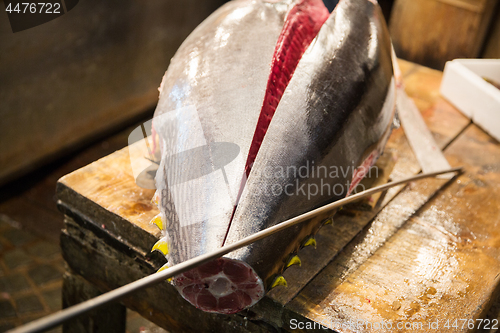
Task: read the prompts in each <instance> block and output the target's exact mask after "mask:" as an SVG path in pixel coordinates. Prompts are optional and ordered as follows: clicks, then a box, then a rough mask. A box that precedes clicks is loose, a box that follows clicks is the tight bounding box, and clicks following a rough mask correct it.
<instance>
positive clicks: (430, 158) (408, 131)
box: [396, 85, 453, 179]
mask: <svg viewBox="0 0 500 333" xmlns="http://www.w3.org/2000/svg"><path fill="white" fill-rule="evenodd" d="M396 105H397V109H398V115H399V118H400V120H401V124H402V125H403V129H404V131H405V135H406V138H407V139H408V142H409V143H410V146H411V148H412V149H413V152H414V153H415V156H416V157H417V160H418V163H419V164H420V166H421V167H422V171H423V172H424V173H429V172H435V171H441V170H446V169H449V168H450V164H449V163H448V161H447V160H446V158H445V157H444V155H443V152H442V151H441V149H440V148H439V147H438V145H437V144H436V141H434V138H433V137H432V134H431V132H430V131H429V128H428V127H427V125H426V124H425V122H424V119H423V118H422V115H421V114H420V111H419V110H418V108H417V106H416V105H415V103H414V102H413V100H412V99H411V98H410V97H409V96H408V95H407V94H406V92H405V90H404V86H403V85H400V86H399V87H398V91H397V97H396ZM451 177H453V175H450V174H443V175H441V176H439V178H443V179H451Z"/></svg>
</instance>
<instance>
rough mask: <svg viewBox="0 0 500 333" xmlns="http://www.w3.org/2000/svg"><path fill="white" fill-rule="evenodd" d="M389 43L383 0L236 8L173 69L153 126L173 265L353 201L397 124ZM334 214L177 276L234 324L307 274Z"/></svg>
mask: <svg viewBox="0 0 500 333" xmlns="http://www.w3.org/2000/svg"><path fill="white" fill-rule="evenodd" d="M393 77H394V75H393V66H392V59H391V42H390V38H389V34H388V32H387V28H386V26H385V22H384V20H383V16H382V13H381V11H380V8H379V7H378V5H377V4H376V2H375V1H369V0H341V1H340V3H339V4H338V5H337V7H336V8H335V9H334V11H333V12H332V13H331V14H329V13H328V10H327V9H326V7H325V6H324V5H323V2H322V1H321V0H296V1H291V0H283V1H263V0H233V1H230V2H228V3H227V4H225V5H224V6H223V7H221V8H220V9H219V10H217V11H216V12H215V13H213V14H212V15H211V16H210V17H209V18H207V19H206V20H205V21H204V22H203V23H202V24H200V26H198V27H197V28H196V29H195V30H194V31H193V33H192V34H191V35H190V36H189V37H188V38H187V39H186V41H185V42H184V43H183V44H182V46H181V47H180V48H179V50H178V51H177V53H176V55H175V56H174V58H173V59H172V61H171V63H170V66H169V68H168V70H167V72H166V74H165V76H164V78H163V81H162V84H161V87H160V99H159V102H158V107H157V109H156V113H155V118H154V120H153V127H154V130H155V132H156V133H157V136H158V138H159V140H158V141H159V144H158V147H159V149H160V152H161V163H160V166H159V169H158V172H157V175H156V187H157V194H156V200H157V202H158V206H159V208H160V212H161V213H160V215H159V216H158V217H157V218H156V219H155V220H154V222H155V223H156V224H157V225H158V226H159V227H160V229H162V238H161V239H160V240H159V241H158V243H156V244H155V246H154V249H156V250H159V251H161V252H162V253H164V254H165V255H166V258H167V260H168V264H167V265H169V266H172V265H175V264H177V263H180V262H183V261H185V260H187V259H190V258H193V257H196V256H198V255H201V254H204V253H207V252H211V251H213V250H215V249H218V248H220V247H221V246H224V245H226V244H231V243H233V242H236V241H238V240H240V239H242V238H244V237H246V236H249V235H251V234H253V233H255V232H257V231H260V230H263V229H264V228H267V227H270V226H273V225H275V224H277V223H280V222H282V221H284V220H287V219H289V218H291V217H294V216H297V215H299V214H302V213H304V212H306V211H309V210H311V209H314V208H317V207H319V206H321V205H324V204H326V203H329V202H332V201H335V200H338V199H339V198H342V197H345V196H347V195H349V193H350V192H351V191H352V190H353V189H354V188H355V186H356V185H357V184H358V183H359V181H360V180H361V179H362V178H363V177H364V176H365V173H366V172H367V171H368V169H369V167H370V166H372V165H373V164H374V163H375V161H376V160H377V158H378V157H379V156H380V155H381V153H382V151H383V148H384V145H385V143H386V141H387V138H388V136H389V134H390V130H391V124H392V121H393V117H394V112H395V84H394V78H393ZM333 213H334V212H330V214H329V215H328V216H324V217H322V218H321V219H317V218H316V219H313V220H311V221H309V222H305V223H302V224H300V225H297V226H295V227H292V228H290V229H287V230H286V231H283V232H281V233H279V234H276V235H274V236H271V237H269V238H266V239H264V240H262V241H259V242H256V243H254V244H252V245H250V246H248V247H246V248H243V249H240V250H238V251H236V252H233V253H231V254H229V255H227V256H225V257H223V258H219V259H217V260H215V261H213V262H210V263H207V264H205V265H202V266H200V267H198V268H196V269H193V270H191V271H188V272H186V273H183V274H181V275H179V276H176V277H175V278H174V279H173V281H172V283H173V284H174V285H175V286H176V287H177V289H178V290H179V292H180V293H181V295H182V296H183V297H184V298H185V299H186V300H187V301H189V302H190V303H191V304H193V305H194V306H196V307H197V308H199V309H202V310H204V311H210V312H217V313H235V312H238V311H240V310H242V309H244V308H247V307H249V306H251V305H253V304H255V303H256V302H257V301H258V300H259V299H261V298H262V297H263V295H264V294H265V292H266V291H267V290H269V289H270V288H273V287H276V286H278V285H284V284H286V281H284V279H283V277H282V276H281V273H282V272H283V270H284V269H286V268H287V267H289V266H290V265H293V264H297V263H300V259H299V258H298V257H297V252H298V250H299V249H300V247H302V246H307V245H314V244H315V241H314V234H315V233H316V232H317V230H318V229H319V228H320V227H321V225H322V224H324V223H325V222H326V221H329V220H328V218H329V217H330V216H331V215H332V214H333Z"/></svg>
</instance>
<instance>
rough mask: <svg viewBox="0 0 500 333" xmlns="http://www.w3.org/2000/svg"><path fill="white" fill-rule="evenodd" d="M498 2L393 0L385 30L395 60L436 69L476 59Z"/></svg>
mask: <svg viewBox="0 0 500 333" xmlns="http://www.w3.org/2000/svg"><path fill="white" fill-rule="evenodd" d="M496 3H498V0H420V1H414V0H396V2H395V3H394V7H393V10H392V14H391V19H390V26H389V30H390V33H391V37H392V41H393V44H394V49H395V50H396V54H397V55H398V57H402V58H404V59H407V60H410V61H413V62H417V63H420V64H423V65H426V66H429V67H433V68H436V69H441V70H442V69H443V68H444V64H445V62H446V61H449V60H452V59H455V58H477V57H478V56H479V55H480V51H481V47H482V45H483V42H484V39H485V37H486V32H487V28H488V26H489V23H490V22H491V17H492V13H493V8H494V7H495V4H496Z"/></svg>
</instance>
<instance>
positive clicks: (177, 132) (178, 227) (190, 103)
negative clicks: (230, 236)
mask: <svg viewBox="0 0 500 333" xmlns="http://www.w3.org/2000/svg"><path fill="white" fill-rule="evenodd" d="M291 3H292V2H290V1H287V2H282V3H276V4H274V3H267V2H264V1H260V0H257V1H252V0H238V1H230V2H228V3H227V4H225V5H224V6H222V7H221V8H219V9H218V10H217V11H216V12H214V13H213V14H212V15H211V16H210V17H209V18H207V19H206V20H205V21H204V22H202V24H200V25H199V26H198V27H197V28H196V29H195V30H194V31H193V32H192V33H191V34H190V35H189V37H188V38H187V39H186V40H185V41H184V43H183V44H182V45H181V46H180V48H179V50H178V51H177V52H176V54H175V56H174V57H173V59H172V60H171V63H170V65H169V67H168V70H167V72H166V73H165V76H164V78H163V81H162V84H161V86H160V98H159V102H158V106H157V108H156V111H155V115H154V119H153V127H154V129H155V131H156V132H157V133H158V134H159V137H160V146H161V149H162V152H161V155H162V162H161V165H160V168H159V172H158V174H157V177H156V187H157V189H159V194H160V200H161V204H160V210H161V214H162V216H163V221H164V222H165V223H166V226H165V228H164V229H163V230H164V236H165V237H168V243H169V254H168V257H167V258H168V261H169V262H170V264H172V265H173V264H176V263H179V262H183V261H185V260H187V259H190V258H193V257H195V256H198V255H200V254H203V253H206V252H209V251H213V250H214V249H216V248H219V247H220V246H221V245H222V243H223V239H224V236H225V235H226V232H227V228H228V226H229V221H230V217H231V214H232V212H233V209H234V206H235V204H236V202H235V201H236V196H237V195H238V191H239V188H240V184H241V180H242V177H243V175H244V172H243V170H244V164H245V158H246V155H248V150H249V148H250V144H251V141H252V136H253V134H254V131H255V127H256V124H257V119H258V117H259V112H260V108H261V106H262V100H263V98H264V94H265V88H266V83H267V80H268V77H269V68H270V64H271V60H272V57H273V52H274V49H275V46H276V40H277V39H278V36H279V34H280V32H281V29H282V27H283V21H284V16H285V14H286V13H287V11H288V8H289V6H290V5H291ZM249 50H251V51H252V52H249ZM227 142H229V143H233V144H234V145H235V146H236V150H238V149H239V154H238V151H236V153H237V154H238V157H236V158H235V159H234V160H233V161H232V162H231V163H230V164H229V165H227V166H226V167H224V168H223V169H219V170H216V169H215V167H214V164H215V163H216V161H214V158H212V157H213V155H214V152H213V150H214V149H213V146H210V145H209V144H211V143H227ZM207 145H208V146H207ZM201 146H207V149H206V151H205V152H206V153H208V155H209V159H208V161H206V163H207V164H208V166H204V167H205V168H207V167H208V169H211V170H209V171H212V172H211V173H209V174H208V175H206V176H205V177H201V178H197V179H193V180H191V181H183V180H181V179H180V178H183V177H185V173H186V172H190V169H196V168H200V167H202V166H199V165H195V164H196V163H198V160H199V158H197V157H198V154H196V152H195V153H194V154H189V153H188V154H184V156H182V155H179V153H182V152H186V151H192V149H194V148H199V147H201ZM176 154H177V156H178V157H179V158H170V159H169V158H167V157H168V156H173V155H176ZM196 191H198V193H195V192H196Z"/></svg>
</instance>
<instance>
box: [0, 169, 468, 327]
mask: <svg viewBox="0 0 500 333" xmlns="http://www.w3.org/2000/svg"><path fill="white" fill-rule="evenodd" d="M461 171H462V168H461V167H458V168H452V169H448V170H443V171H437V172H431V173H425V174H419V175H416V176H413V177H409V178H405V179H402V180H398V181H394V182H390V183H387V184H384V185H381V186H377V187H374V188H371V189H369V190H366V191H363V192H359V193H356V194H353V195H351V196H349V197H347V198H344V199H340V200H337V201H335V202H332V203H330V204H328V205H325V206H322V207H320V208H317V209H314V210H312V211H309V212H307V213H305V214H302V215H299V216H297V217H294V218H292V219H289V220H287V221H285V222H282V223H279V224H277V225H275V226H272V227H270V228H267V229H265V230H262V231H259V232H257V233H255V234H253V235H251V236H248V237H246V238H243V239H242V240H240V241H238V242H235V243H233V244H230V245H226V246H224V247H221V248H220V249H218V250H216V251H214V252H211V253H207V254H203V255H201V256H198V257H196V258H192V259H189V260H186V261H184V262H182V263H180V264H177V265H175V266H172V267H170V268H167V269H165V270H163V271H161V272H158V273H154V274H151V275H149V276H146V277H144V278H142V279H140V280H137V281H134V282H132V283H129V284H127V285H124V286H123V287H120V288H117V289H115V290H112V291H110V292H108V293H105V294H102V295H100V296H98V297H95V298H93V299H90V300H88V301H85V302H82V303H80V304H77V305H74V306H72V307H69V308H67V309H64V310H61V311H58V312H56V313H54V314H51V315H48V316H46V317H43V318H40V319H37V320H35V321H32V322H30V323H28V324H26V325H23V326H19V327H17V328H15V329H12V330H10V331H8V333H27V332H43V331H44V330H48V329H50V328H53V327H55V326H57V325H60V324H62V323H64V322H65V321H67V320H69V319H71V318H73V317H76V316H78V315H81V314H83V313H86V312H88V311H90V310H92V309H95V308H97V307H99V306H102V305H104V304H106V303H109V302H112V301H116V300H118V299H120V298H121V297H124V296H126V295H128V294H131V293H133V292H135V291H138V290H141V289H144V288H146V287H150V286H152V285H154V284H157V283H160V282H162V281H164V280H165V279H168V278H170V277H173V276H175V275H178V274H181V273H183V272H186V271H188V270H190V269H193V268H195V267H197V266H199V265H201V264H204V263H206V262H209V261H212V260H214V259H216V258H219V257H221V256H223V255H225V254H228V253H229V252H232V251H235V250H237V249H240V248H242V247H245V246H247V245H250V244H252V243H254V242H256V241H258V240H261V239H263V238H266V237H268V236H270V235H273V234H275V233H277V232H279V231H281V230H284V229H286V228H289V227H291V226H293V225H296V224H298V223H300V222H304V221H306V220H309V219H311V218H313V217H315V216H316V215H319V214H321V213H323V212H326V211H330V210H333V209H335V208H338V207H341V206H344V205H346V204H348V203H351V202H354V201H357V200H359V199H362V198H364V197H367V196H370V195H372V194H374V193H377V192H382V191H384V190H386V189H389V188H391V187H394V186H398V185H401V184H405V183H408V182H411V181H415V180H419V179H423V178H429V177H434V176H438V175H441V174H445V173H450V172H461Z"/></svg>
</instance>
